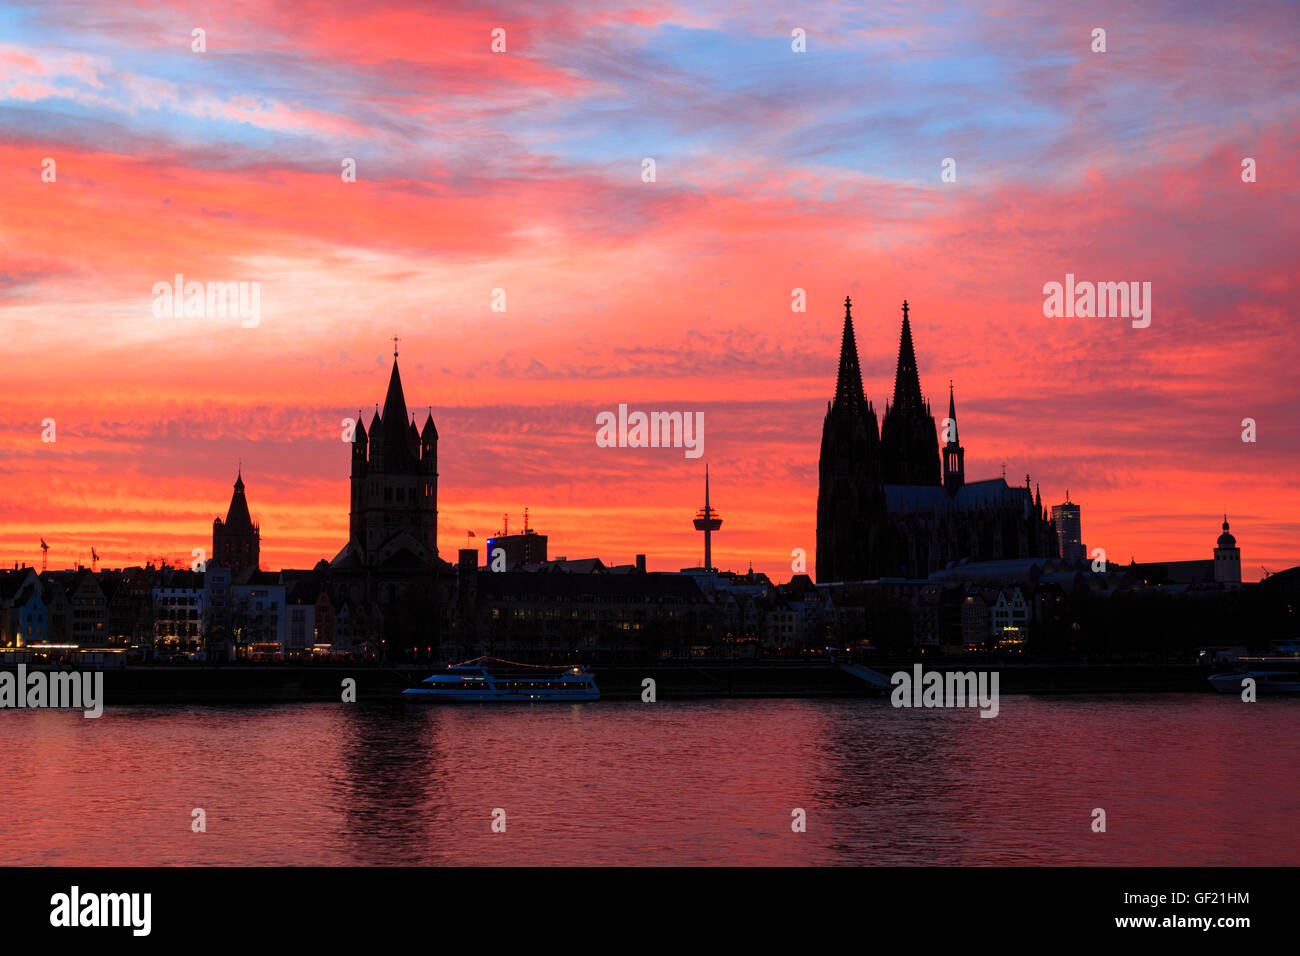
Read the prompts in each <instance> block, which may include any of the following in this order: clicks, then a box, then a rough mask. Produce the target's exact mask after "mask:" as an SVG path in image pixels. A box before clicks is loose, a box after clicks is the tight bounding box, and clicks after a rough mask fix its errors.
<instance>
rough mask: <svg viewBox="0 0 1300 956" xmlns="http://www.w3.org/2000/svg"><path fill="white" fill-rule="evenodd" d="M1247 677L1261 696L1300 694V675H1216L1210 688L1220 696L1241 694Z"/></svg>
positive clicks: (1269, 673) (1265, 673)
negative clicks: (1242, 684)
mask: <svg viewBox="0 0 1300 956" xmlns="http://www.w3.org/2000/svg"><path fill="white" fill-rule="evenodd" d="M1247 677H1250V678H1252V679H1253V680H1254V681H1255V690H1256V692H1257V693H1260V694H1300V674H1290V673H1277V672H1262V673H1261V672H1258V671H1247V672H1246V673H1244V674H1215V675H1214V676H1213V677H1211V678H1210V686H1211V687H1213V688H1214V689H1215V690H1216V691H1218V692H1219V693H1220V694H1240V693H1241V691H1242V686H1241V682H1242V681H1243V680H1245V679H1246V678H1247Z"/></svg>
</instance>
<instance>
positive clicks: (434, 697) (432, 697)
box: [402, 687, 600, 704]
mask: <svg viewBox="0 0 1300 956" xmlns="http://www.w3.org/2000/svg"><path fill="white" fill-rule="evenodd" d="M402 696H403V697H406V698H408V699H410V700H418V701H423V702H425V703H436V704H442V703H447V704H491V703H516V704H545V703H552V702H554V703H563V702H566V701H569V702H572V701H579V702H581V701H591V700H600V691H598V690H573V691H552V692H548V693H532V694H530V693H525V692H519V691H464V690H426V689H424V688H422V687H411V688H408V689H407V690H404V691H402Z"/></svg>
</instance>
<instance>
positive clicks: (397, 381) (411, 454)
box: [370, 337, 420, 474]
mask: <svg viewBox="0 0 1300 956" xmlns="http://www.w3.org/2000/svg"><path fill="white" fill-rule="evenodd" d="M381 427H382V429H383V440H382V446H383V462H384V468H385V470H386V471H388V472H389V473H390V474H400V473H405V472H411V471H414V470H415V462H416V460H417V458H418V456H419V441H420V438H419V433H418V432H416V431H415V423H414V420H412V421H410V422H408V420H407V411H406V395H405V394H403V392H402V375H401V373H400V372H399V371H398V369H397V342H396V337H394V342H393V372H392V374H391V375H390V376H389V378H388V394H387V395H386V396H385V397H384V411H383V417H382V426H381ZM413 433H414V434H413ZM370 440H371V441H372V442H374V441H376V435H375V433H374V428H373V427H372V428H371V432H370ZM412 440H414V444H415V448H414V450H413V449H412V447H411V445H412Z"/></svg>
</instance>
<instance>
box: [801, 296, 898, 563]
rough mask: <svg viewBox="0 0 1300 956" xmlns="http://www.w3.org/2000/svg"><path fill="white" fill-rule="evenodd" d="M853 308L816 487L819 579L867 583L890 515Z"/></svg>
mask: <svg viewBox="0 0 1300 956" xmlns="http://www.w3.org/2000/svg"><path fill="white" fill-rule="evenodd" d="M851 309H852V304H851V302H850V301H849V299H848V298H847V297H846V298H845V299H844V334H843V338H842V339H841V342H840V370H839V377H838V378H837V380H836V383H835V398H834V399H833V400H832V401H830V402H828V403H827V405H826V419H825V422H824V423H823V425H822V445H821V457H820V460H819V463H818V488H817V580H818V581H819V582H828V581H855V580H865V579H867V578H869V577H873V576H874V574H875V560H874V556H875V552H876V548H877V542H876V540H875V538H876V530H875V528H876V521H875V520H874V519H875V518H876V517H877V516H878V515H881V514H883V512H884V510H885V501H884V490H883V488H882V487H881V484H880V433H879V430H878V428H877V424H876V412H875V409H873V408H872V407H871V404H870V403H869V402H868V401H867V399H866V395H865V394H864V392H863V390H862V370H861V368H860V367H859V365H858V346H857V340H856V338H855V337H854V334H853V315H852V311H851Z"/></svg>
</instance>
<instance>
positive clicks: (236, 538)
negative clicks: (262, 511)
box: [212, 466, 262, 579]
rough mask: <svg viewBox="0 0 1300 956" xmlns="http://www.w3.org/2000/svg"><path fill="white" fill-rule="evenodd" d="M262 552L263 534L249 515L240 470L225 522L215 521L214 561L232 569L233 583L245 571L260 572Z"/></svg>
mask: <svg viewBox="0 0 1300 956" xmlns="http://www.w3.org/2000/svg"><path fill="white" fill-rule="evenodd" d="M261 550H262V532H261V529H260V528H259V527H258V526H257V525H255V524H253V519H252V516H250V515H249V513H248V499H246V498H245V497H244V469H243V467H242V466H241V467H240V469H239V473H238V474H237V475H236V477H235V492H234V494H232V495H231V496H230V507H229V508H228V509H227V510H226V520H225V521H222V520H221V519H220V518H215V519H213V521H212V560H213V561H215V562H216V563H217V564H219V565H221V566H222V567H223V568H229V569H230V576H231V578H232V579H233V578H235V577H238V575H239V573H240V572H241V571H243V570H245V569H246V568H252V569H253V570H254V571H256V570H257V562H258V559H259V558H260V555H261Z"/></svg>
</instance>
